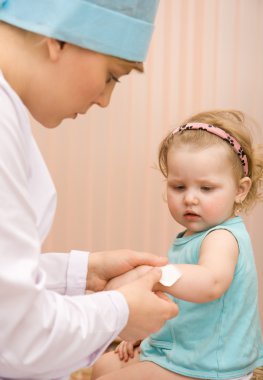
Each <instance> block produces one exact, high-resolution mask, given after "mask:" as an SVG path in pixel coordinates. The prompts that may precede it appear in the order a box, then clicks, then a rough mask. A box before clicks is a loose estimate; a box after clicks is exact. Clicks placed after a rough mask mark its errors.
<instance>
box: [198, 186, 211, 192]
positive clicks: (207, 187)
mask: <svg viewBox="0 0 263 380" xmlns="http://www.w3.org/2000/svg"><path fill="white" fill-rule="evenodd" d="M201 190H203V191H206V192H208V191H211V190H213V188H212V187H211V186H202V187H201Z"/></svg>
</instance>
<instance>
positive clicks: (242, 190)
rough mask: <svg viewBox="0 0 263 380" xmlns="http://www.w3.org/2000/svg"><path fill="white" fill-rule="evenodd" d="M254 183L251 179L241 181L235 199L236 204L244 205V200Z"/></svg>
mask: <svg viewBox="0 0 263 380" xmlns="http://www.w3.org/2000/svg"><path fill="white" fill-rule="evenodd" d="M251 185H252V182H251V179H250V178H249V177H243V178H241V180H240V181H239V185H238V189H237V194H236V197H235V203H242V202H243V201H244V199H245V198H246V196H247V194H248V192H249V190H250V188H251Z"/></svg>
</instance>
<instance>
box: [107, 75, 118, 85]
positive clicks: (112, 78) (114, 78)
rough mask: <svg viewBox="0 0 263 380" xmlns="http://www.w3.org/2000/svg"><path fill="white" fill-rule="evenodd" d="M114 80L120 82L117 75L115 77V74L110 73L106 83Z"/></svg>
mask: <svg viewBox="0 0 263 380" xmlns="http://www.w3.org/2000/svg"><path fill="white" fill-rule="evenodd" d="M112 80H113V81H114V82H117V83H120V81H119V79H118V78H117V77H115V75H113V74H109V77H108V79H107V80H106V83H107V84H108V83H110V82H111V81H112Z"/></svg>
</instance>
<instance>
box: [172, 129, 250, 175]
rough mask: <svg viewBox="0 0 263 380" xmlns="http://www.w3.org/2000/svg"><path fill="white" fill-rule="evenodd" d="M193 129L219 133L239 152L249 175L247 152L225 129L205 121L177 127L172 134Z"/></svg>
mask: <svg viewBox="0 0 263 380" xmlns="http://www.w3.org/2000/svg"><path fill="white" fill-rule="evenodd" d="M192 129H201V130H203V131H207V132H209V133H212V134H213V135H217V136H219V137H221V139H223V140H225V141H226V142H227V143H228V144H230V145H231V147H232V148H233V149H234V151H235V152H236V153H237V155H238V157H239V159H240V161H241V164H242V166H243V170H244V173H245V176H247V175H248V161H247V156H246V155H245V152H244V150H243V148H242V147H241V145H240V144H239V142H238V141H237V140H236V139H235V138H234V137H233V136H231V135H229V134H228V133H226V132H225V131H224V130H223V129H221V128H218V127H214V126H213V125H211V124H205V123H188V124H185V125H182V126H181V127H179V128H176V129H175V130H174V131H173V132H172V134H173V135H174V134H176V133H178V132H183V131H185V130H192Z"/></svg>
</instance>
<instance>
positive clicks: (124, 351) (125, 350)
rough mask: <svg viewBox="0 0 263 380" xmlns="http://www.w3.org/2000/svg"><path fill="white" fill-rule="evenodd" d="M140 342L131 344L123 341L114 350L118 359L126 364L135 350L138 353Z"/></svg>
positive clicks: (132, 356)
mask: <svg viewBox="0 0 263 380" xmlns="http://www.w3.org/2000/svg"><path fill="white" fill-rule="evenodd" d="M140 344H141V340H136V341H133V342H126V341H125V340H123V341H122V342H121V343H120V344H119V345H118V346H117V347H116V348H115V350H114V352H115V353H116V354H118V355H119V359H120V360H123V361H124V362H127V361H128V360H129V359H130V358H134V352H135V350H136V351H137V352H138V353H140V352H141V349H140Z"/></svg>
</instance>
